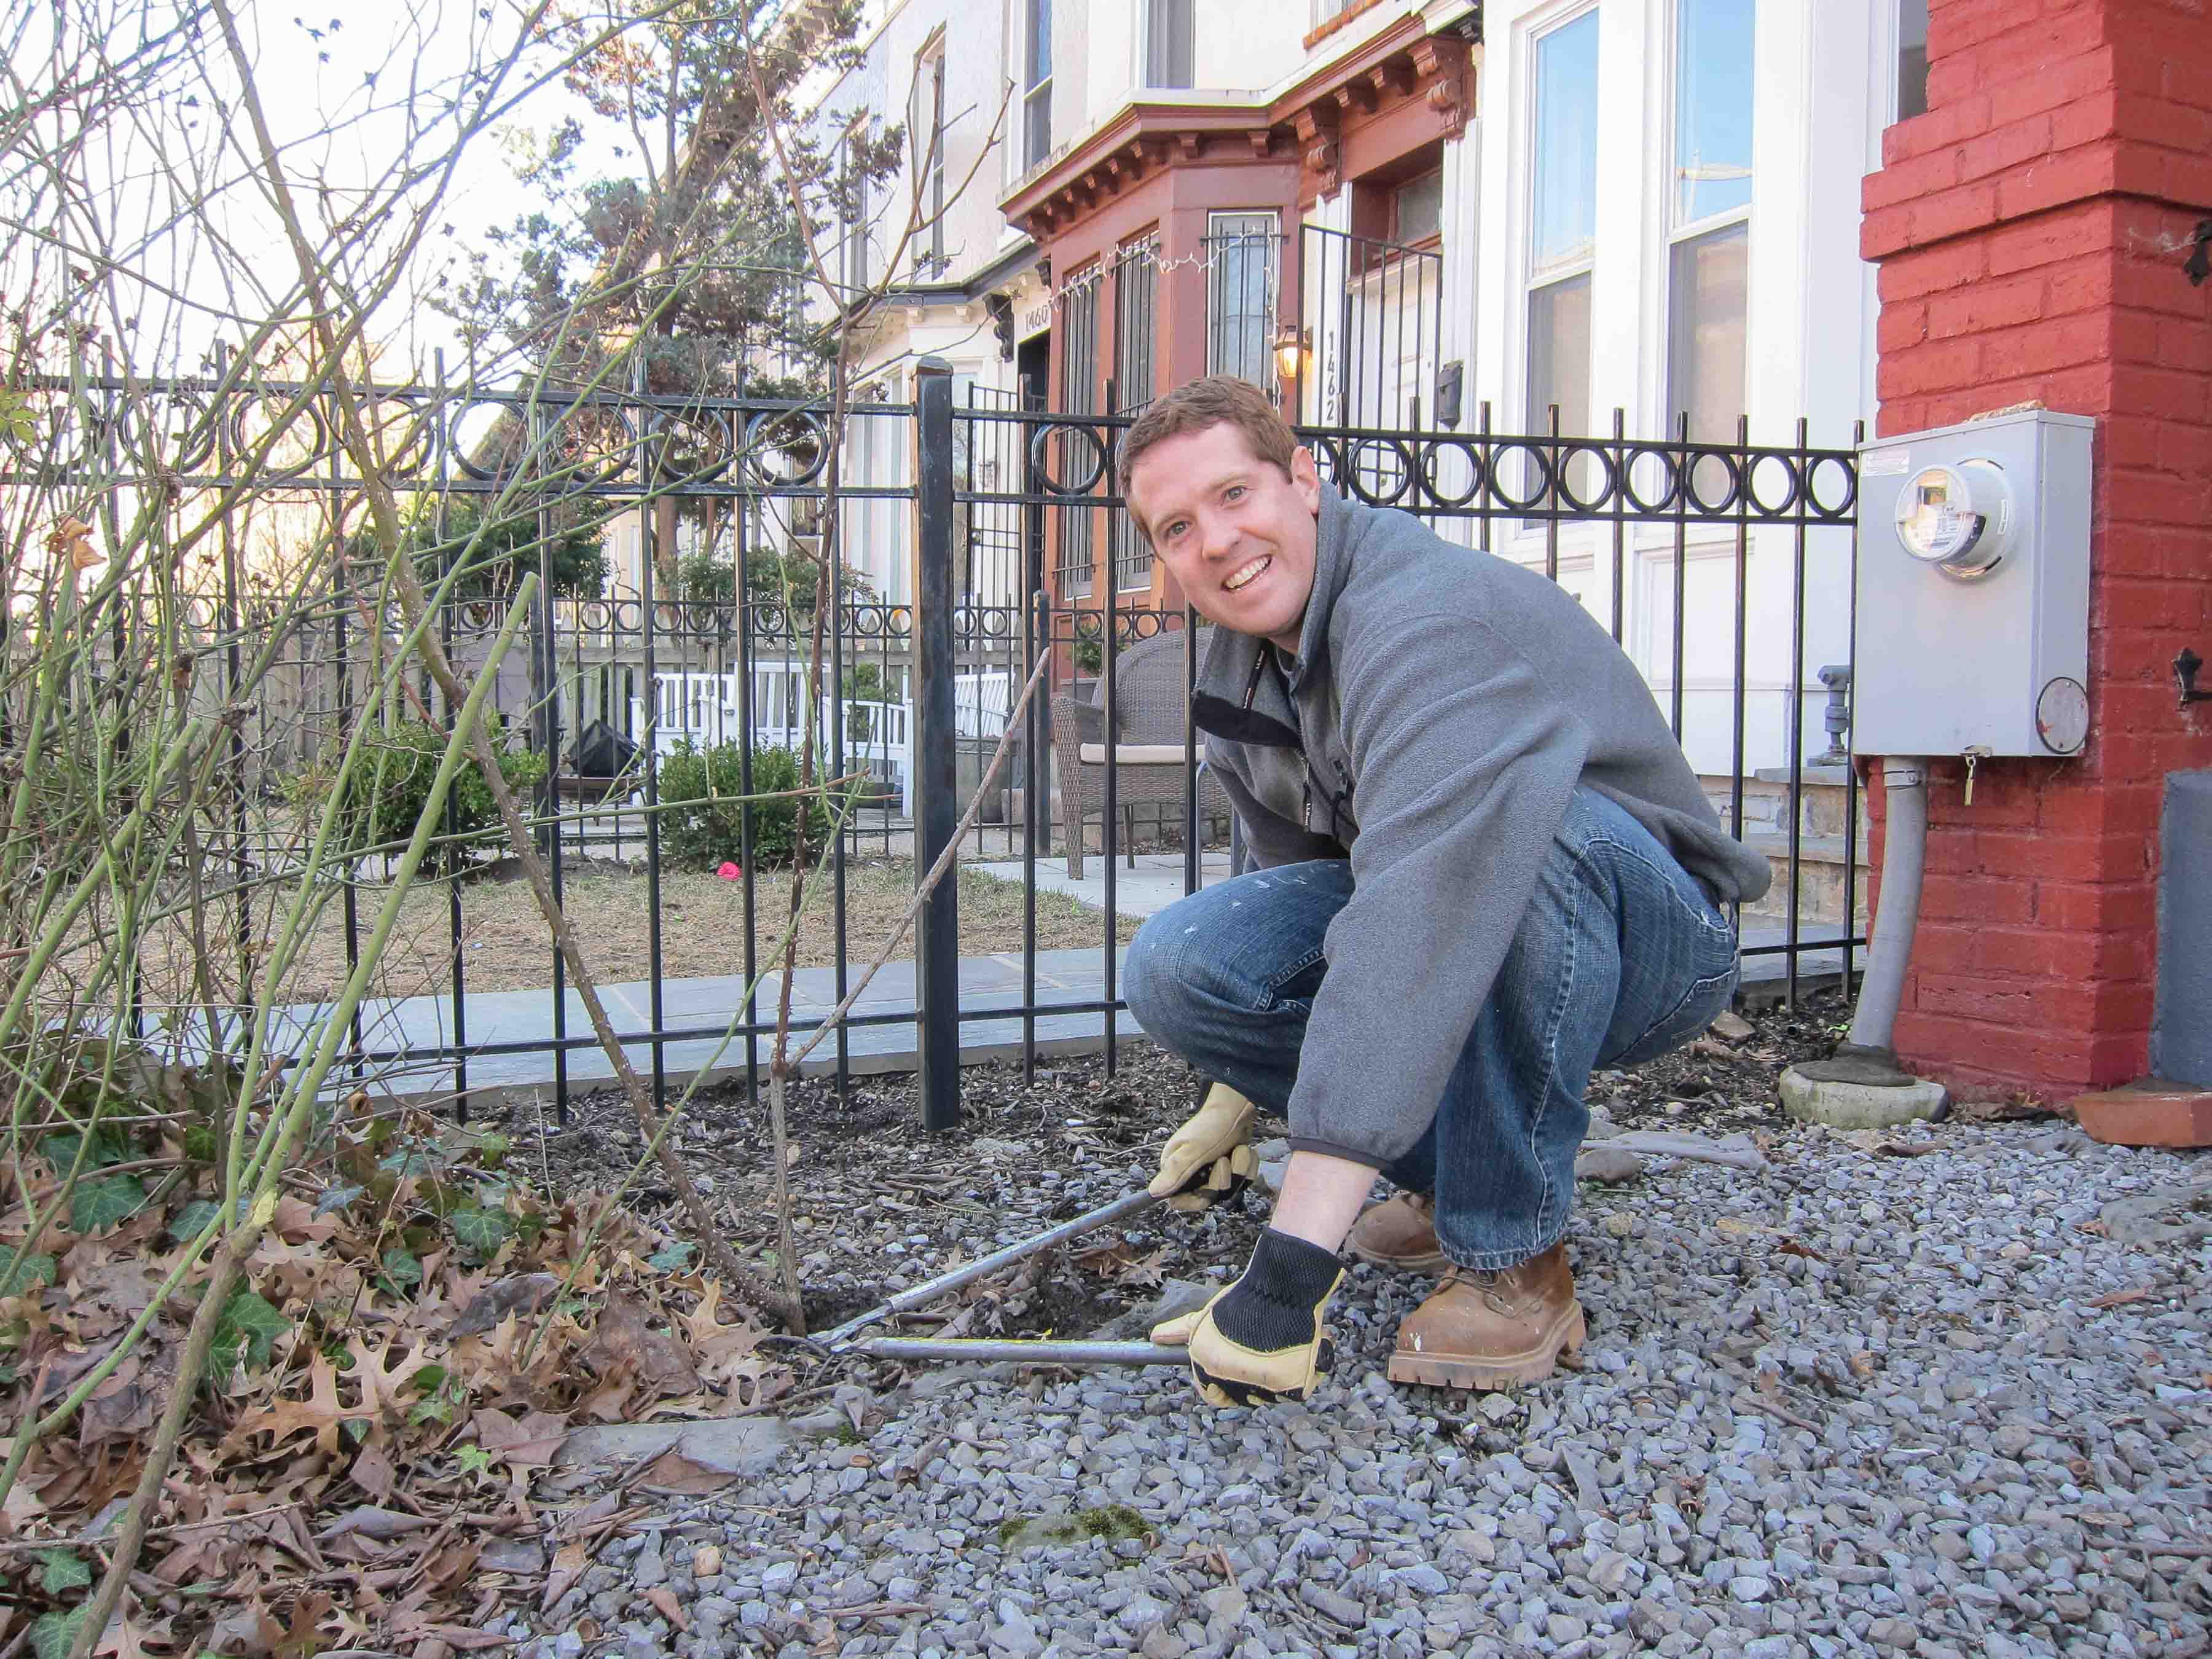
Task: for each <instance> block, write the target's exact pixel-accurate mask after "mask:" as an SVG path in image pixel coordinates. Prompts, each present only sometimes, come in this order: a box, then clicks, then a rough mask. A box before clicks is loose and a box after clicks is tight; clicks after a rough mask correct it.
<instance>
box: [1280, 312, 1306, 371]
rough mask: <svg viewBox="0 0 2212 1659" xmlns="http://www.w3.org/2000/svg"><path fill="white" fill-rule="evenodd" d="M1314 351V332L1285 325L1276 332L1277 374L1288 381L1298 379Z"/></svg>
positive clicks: (1289, 324)
mask: <svg viewBox="0 0 2212 1659" xmlns="http://www.w3.org/2000/svg"><path fill="white" fill-rule="evenodd" d="M1312 351H1313V331H1312V330H1311V329H1310V328H1300V327H1299V326H1298V325H1297V324H1296V323H1285V324H1284V325H1282V326H1281V327H1279V328H1278V329H1277V330H1276V331H1275V372H1276V373H1277V374H1279V375H1281V376H1282V377H1283V379H1285V380H1297V378H1298V371H1299V370H1300V369H1302V368H1304V366H1305V362H1306V359H1307V357H1308V356H1310V355H1311V353H1312Z"/></svg>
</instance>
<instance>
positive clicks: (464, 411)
mask: <svg viewBox="0 0 2212 1659" xmlns="http://www.w3.org/2000/svg"><path fill="white" fill-rule="evenodd" d="M482 410H490V411H491V421H490V424H489V426H488V427H487V428H485V429H484V431H483V434H482V435H480V436H479V438H478V440H477V444H476V445H474V446H471V444H470V443H469V442H468V441H466V440H465V438H464V437H463V435H462V429H463V428H465V426H467V425H468V424H469V423H470V422H471V420H472V418H474V417H475V416H477V414H478V413H479V412H480V411H482ZM522 433H523V425H522V405H521V404H518V403H516V402H514V401H513V399H511V398H469V399H467V400H466V401H465V402H464V403H463V404H461V405H460V407H459V408H458V409H456V410H454V411H453V418H452V419H451V420H449V421H447V422H446V443H447V448H448V449H449V451H450V452H451V453H452V454H453V465H456V466H458V467H459V469H460V470H461V471H462V472H463V474H465V476H466V477H470V478H472V479H474V480H475V481H476V482H477V483H505V482H506V481H507V479H509V478H511V477H513V476H514V463H515V459H516V457H517V453H518V452H519V451H520V447H521V441H522ZM480 450H488V451H489V453H490V455H491V457H492V464H491V465H489V466H486V465H483V464H482V463H481V462H480V461H479V460H478V459H477V453H478V452H479V451H480Z"/></svg>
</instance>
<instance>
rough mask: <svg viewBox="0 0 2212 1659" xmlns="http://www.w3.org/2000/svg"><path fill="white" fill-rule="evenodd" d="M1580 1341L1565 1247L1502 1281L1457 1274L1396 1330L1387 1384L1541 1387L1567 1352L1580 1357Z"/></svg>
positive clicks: (1495, 1276) (1579, 1314)
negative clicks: (1396, 1343)
mask: <svg viewBox="0 0 2212 1659" xmlns="http://www.w3.org/2000/svg"><path fill="white" fill-rule="evenodd" d="M1582 1346H1583V1308H1582V1304H1581V1303H1579V1302H1577V1301H1576V1300H1575V1276H1574V1275H1573V1274H1572V1273H1570V1272H1568V1271H1567V1251H1566V1246H1565V1245H1564V1244H1554V1245H1553V1246H1552V1248H1551V1249H1548V1250H1547V1251H1545V1252H1544V1254H1543V1255H1540V1256H1537V1257H1536V1258H1534V1260H1533V1261H1524V1262H1522V1264H1521V1265H1520V1266H1519V1267H1508V1268H1506V1269H1504V1271H1503V1272H1501V1273H1476V1272H1474V1271H1473V1270H1472V1269H1470V1268H1467V1267H1454V1268H1452V1269H1451V1270H1450V1271H1449V1273H1446V1274H1445V1275H1444V1282H1443V1284H1441V1285H1438V1286H1437V1290H1436V1294H1435V1295H1433V1296H1431V1297H1430V1298H1429V1299H1428V1300H1427V1301H1426V1302H1424V1303H1423V1304H1421V1305H1420V1306H1419V1307H1418V1308H1416V1309H1414V1310H1413V1312H1412V1313H1410V1314H1408V1315H1407V1316H1406V1317H1405V1320H1404V1321H1403V1322H1401V1324H1400V1325H1399V1327H1398V1351H1397V1352H1395V1353H1394V1354H1392V1355H1391V1356H1390V1365H1389V1376H1390V1380H1391V1381H1392V1382H1393V1383H1428V1384H1430V1385H1431V1386H1432V1387H1436V1388H1445V1389H1503V1388H1508V1387H1510V1386H1511V1385H1512V1384H1514V1383H1535V1382H1540V1381H1541V1380H1542V1379H1543V1378H1545V1377H1547V1376H1550V1375H1551V1374H1552V1371H1553V1367H1554V1366H1555V1365H1556V1364H1558V1361H1559V1355H1560V1353H1561V1352H1562V1351H1564V1352H1567V1353H1569V1354H1576V1353H1579V1352H1582Z"/></svg>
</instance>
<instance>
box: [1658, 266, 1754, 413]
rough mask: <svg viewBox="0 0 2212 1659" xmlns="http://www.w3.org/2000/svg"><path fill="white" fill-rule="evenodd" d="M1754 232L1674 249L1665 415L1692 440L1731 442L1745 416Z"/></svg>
mask: <svg viewBox="0 0 2212 1659" xmlns="http://www.w3.org/2000/svg"><path fill="white" fill-rule="evenodd" d="M1750 252H1751V230H1750V227H1749V226H1747V225H1731V226H1729V228H1727V229H1726V230H1716V231H1712V232H1710V233H1708V234H1705V235H1703V236H1693V237H1692V238H1690V239H1689V240H1687V241H1682V242H1677V243H1675V244H1674V259H1673V270H1672V272H1671V273H1670V281H1669V283H1668V326H1667V333H1668V360H1667V362H1668V373H1667V380H1668V404H1667V409H1668V414H1669V415H1670V416H1672V415H1677V414H1681V413H1684V412H1686V413H1687V414H1688V415H1689V417H1690V437H1691V440H1692V442H1703V443H1733V442H1735V435H1736V423H1737V422H1738V421H1739V420H1740V419H1741V416H1742V415H1743V392H1744V310H1745V307H1744V293H1745V278H1746V275H1747V270H1748V267H1749V264H1750Z"/></svg>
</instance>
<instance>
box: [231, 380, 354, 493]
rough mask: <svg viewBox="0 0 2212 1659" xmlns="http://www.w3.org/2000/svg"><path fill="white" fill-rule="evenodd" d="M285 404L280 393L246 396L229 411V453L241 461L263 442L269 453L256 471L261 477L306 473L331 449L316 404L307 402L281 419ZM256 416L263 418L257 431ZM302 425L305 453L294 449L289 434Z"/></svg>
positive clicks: (326, 427)
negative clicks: (305, 437)
mask: <svg viewBox="0 0 2212 1659" xmlns="http://www.w3.org/2000/svg"><path fill="white" fill-rule="evenodd" d="M288 401H289V399H287V398H285V397H284V396H283V394H282V393H279V392H246V393H243V394H241V395H240V397H239V398H236V399H235V401H234V404H233V405H232V408H231V411H230V421H229V426H230V441H231V447H232V453H233V454H234V456H236V457H237V458H239V459H241V460H242V459H246V458H248V456H249V455H250V453H251V452H252V451H253V450H254V449H256V448H257V447H259V446H261V445H262V444H263V443H264V442H266V443H267V444H268V453H266V455H265V456H264V457H263V459H261V460H260V461H259V462H258V465H256V469H255V470H256V471H258V472H260V473H261V474H262V475H264V477H277V478H289V477H295V475H297V474H299V473H301V472H306V471H309V470H310V469H312V468H313V466H314V465H315V463H316V462H317V461H319V460H320V459H322V458H323V456H324V454H325V453H326V452H327V451H328V450H329V448H330V442H331V428H330V423H329V422H327V421H325V419H324V418H323V411H322V410H320V409H319V408H318V407H317V403H318V401H319V400H318V399H316V398H309V399H308V400H307V402H305V403H303V404H301V405H300V406H299V408H297V409H295V410H293V411H292V413H291V415H290V416H289V418H288V417H285V416H284V407H285V404H287V402H288ZM257 415H258V416H261V417H262V421H261V424H260V426H259V427H258V428H256V427H255V426H254V424H253V422H254V417H255V416H257ZM279 419H283V425H282V426H281V427H280V426H278V425H277V424H276V422H277V421H278V420H279ZM301 422H306V425H307V447H306V448H305V449H304V450H302V449H300V448H297V447H295V444H296V440H293V439H292V434H293V433H294V431H295V428H297V427H298V426H299V425H300V423H301Z"/></svg>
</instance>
